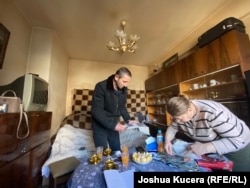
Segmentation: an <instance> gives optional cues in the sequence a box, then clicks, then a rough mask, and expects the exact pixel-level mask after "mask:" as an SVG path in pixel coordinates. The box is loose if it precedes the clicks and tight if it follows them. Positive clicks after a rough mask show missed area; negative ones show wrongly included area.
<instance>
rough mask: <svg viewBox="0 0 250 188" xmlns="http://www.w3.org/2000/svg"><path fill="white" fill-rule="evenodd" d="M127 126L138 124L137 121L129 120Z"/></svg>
mask: <svg viewBox="0 0 250 188" xmlns="http://www.w3.org/2000/svg"><path fill="white" fill-rule="evenodd" d="M128 124H130V125H133V124H139V121H137V120H129V121H128Z"/></svg>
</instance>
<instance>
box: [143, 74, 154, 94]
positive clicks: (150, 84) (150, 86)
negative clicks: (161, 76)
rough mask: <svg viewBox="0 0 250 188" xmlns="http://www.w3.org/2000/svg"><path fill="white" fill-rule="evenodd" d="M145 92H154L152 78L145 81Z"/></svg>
mask: <svg viewBox="0 0 250 188" xmlns="http://www.w3.org/2000/svg"><path fill="white" fill-rule="evenodd" d="M145 90H146V92H150V91H153V90H154V83H153V79H152V77H151V78H149V79H147V80H146V81H145Z"/></svg>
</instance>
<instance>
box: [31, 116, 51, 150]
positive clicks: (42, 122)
mask: <svg viewBox="0 0 250 188" xmlns="http://www.w3.org/2000/svg"><path fill="white" fill-rule="evenodd" d="M51 118H52V112H30V113H29V127H30V135H29V137H28V140H29V147H30V148H34V147H36V146H38V145H40V144H42V143H43V142H45V141H46V140H49V139H50V128H51Z"/></svg>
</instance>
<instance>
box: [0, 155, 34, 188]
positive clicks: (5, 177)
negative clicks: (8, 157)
mask: <svg viewBox="0 0 250 188" xmlns="http://www.w3.org/2000/svg"><path fill="white" fill-rule="evenodd" d="M29 158H30V153H26V154H24V155H22V156H21V157H19V158H18V159H16V160H14V161H13V162H11V163H9V164H7V165H5V166H4V167H2V168H0V177H1V178H0V187H6V188H7V187H11V188H27V187H29V186H28V184H29V181H28V178H29V175H30V174H29V172H30V168H29V162H30V161H29Z"/></svg>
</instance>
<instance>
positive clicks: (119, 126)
mask: <svg viewBox="0 0 250 188" xmlns="http://www.w3.org/2000/svg"><path fill="white" fill-rule="evenodd" d="M126 129H127V126H126V125H125V124H124V123H121V122H119V123H117V124H116V126H115V130H116V131H118V132H123V131H125V130H126Z"/></svg>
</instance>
